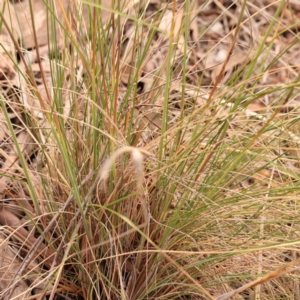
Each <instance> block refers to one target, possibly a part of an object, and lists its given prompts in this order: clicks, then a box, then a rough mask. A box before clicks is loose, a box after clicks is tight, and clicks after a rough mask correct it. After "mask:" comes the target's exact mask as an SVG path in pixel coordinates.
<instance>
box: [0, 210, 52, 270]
mask: <svg viewBox="0 0 300 300" xmlns="http://www.w3.org/2000/svg"><path fill="white" fill-rule="evenodd" d="M0 224H1V225H2V226H9V227H11V228H12V229H13V235H12V237H14V235H15V237H16V238H17V239H20V240H21V241H22V242H24V245H25V246H26V248H27V249H30V248H31V247H32V245H33V244H34V243H35V242H36V238H35V237H34V236H33V235H32V234H30V233H29V232H28V230H26V229H25V228H24V227H23V225H22V224H21V222H20V220H19V218H18V217H16V216H15V215H14V214H13V213H12V212H10V211H9V210H7V209H5V208H2V209H0ZM24 252H25V253H26V252H27V250H25V249H24ZM37 252H38V253H39V254H40V255H41V256H42V257H44V258H45V259H46V261H47V262H48V263H49V264H51V263H52V262H53V253H54V252H53V250H52V249H51V248H50V247H49V246H46V245H45V244H44V243H41V245H39V247H38V249H37Z"/></svg>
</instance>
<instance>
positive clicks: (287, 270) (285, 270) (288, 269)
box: [216, 258, 300, 300]
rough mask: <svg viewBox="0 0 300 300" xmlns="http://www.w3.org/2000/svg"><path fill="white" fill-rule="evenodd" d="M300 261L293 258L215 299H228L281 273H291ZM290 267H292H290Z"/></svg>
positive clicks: (299, 267) (295, 269)
mask: <svg viewBox="0 0 300 300" xmlns="http://www.w3.org/2000/svg"><path fill="white" fill-rule="evenodd" d="M299 263H300V258H298V259H296V260H294V261H291V262H290V263H288V264H286V265H284V266H282V267H281V268H278V269H277V270H275V271H272V272H270V273H268V274H267V275H265V276H263V277H261V278H259V279H256V280H254V281H252V282H249V283H247V284H245V285H243V286H241V287H240V288H238V289H236V290H234V291H231V292H229V293H226V294H223V295H221V296H218V297H217V298H216V300H226V299H229V298H231V297H233V296H235V295H237V294H240V293H241V292H243V291H245V290H247V289H250V288H253V287H255V286H257V285H259V284H263V283H266V282H268V281H270V280H272V279H274V278H276V277H279V276H282V275H285V274H287V273H292V272H295V271H297V270H299V269H300V266H297V267H294V266H295V265H297V264H299ZM291 267H294V268H292V269H291Z"/></svg>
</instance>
